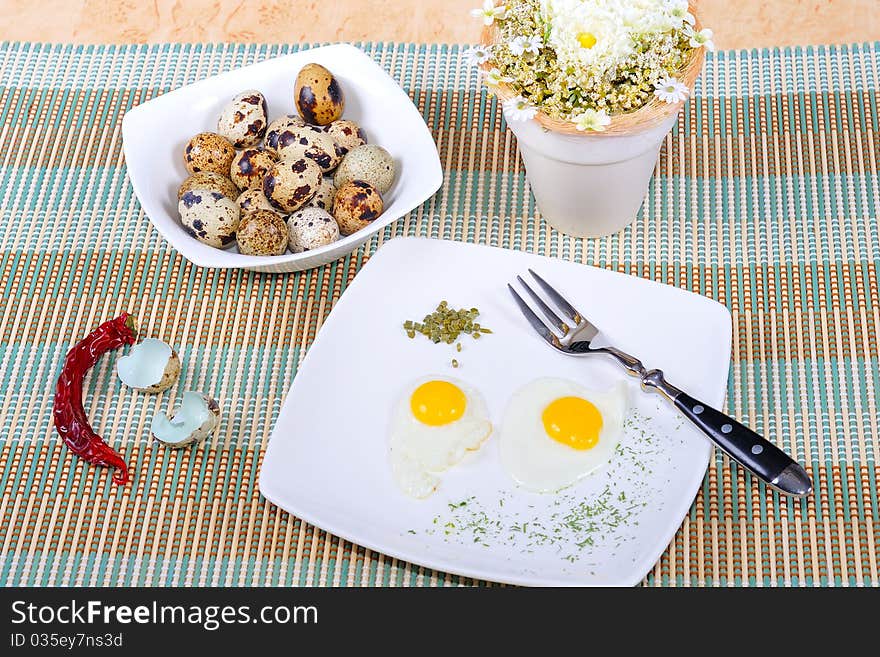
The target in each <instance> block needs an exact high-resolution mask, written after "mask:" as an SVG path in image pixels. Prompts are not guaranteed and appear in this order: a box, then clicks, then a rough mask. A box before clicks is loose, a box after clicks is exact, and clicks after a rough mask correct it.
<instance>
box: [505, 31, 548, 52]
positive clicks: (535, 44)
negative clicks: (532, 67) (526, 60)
mask: <svg viewBox="0 0 880 657" xmlns="http://www.w3.org/2000/svg"><path fill="white" fill-rule="evenodd" d="M507 47H508V48H510V52H511V54H512V55H515V56H516V57H520V56H522V55H524V54H528V55H537V54H538V53H540V52H541V48H543V47H544V40H543V39H541V37H539V36H537V35H536V36H531V37H527V36H518V37H516V38H515V39H513V41H511V42H510V43H509V44H507Z"/></svg>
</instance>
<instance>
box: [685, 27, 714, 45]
mask: <svg viewBox="0 0 880 657" xmlns="http://www.w3.org/2000/svg"><path fill="white" fill-rule="evenodd" d="M688 36H690V38H691V40H690V41H689V42H688V43H690V46H691V48H700V47H702V48H705V49H706V50H715V42H714V41H712V30H710V29H709V28H708V27H704V28H703V29H702V30H700V31H699V32H695V31H694V30H693V29H691V30H690V31H689V32H688Z"/></svg>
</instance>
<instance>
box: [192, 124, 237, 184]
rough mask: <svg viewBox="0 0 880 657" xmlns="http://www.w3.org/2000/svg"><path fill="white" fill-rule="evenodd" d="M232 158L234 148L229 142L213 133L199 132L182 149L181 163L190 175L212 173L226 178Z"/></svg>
mask: <svg viewBox="0 0 880 657" xmlns="http://www.w3.org/2000/svg"><path fill="white" fill-rule="evenodd" d="M234 157H235V148H234V147H233V145H232V144H231V143H229V140H228V139H226V138H225V137H221V136H220V135H218V134H216V133H213V132H200V133H199V134H197V135H196V136H195V137H193V138H192V139H190V140H189V141H188V142H187V144H186V147H185V148H184V149H183V163H184V164H185V165H186V170H187V171H189V172H190V173H198V172H199V171H213V172H214V173H219V174H220V175H221V176H228V175H229V165H231V164H232V158H234Z"/></svg>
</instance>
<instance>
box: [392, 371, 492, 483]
mask: <svg viewBox="0 0 880 657" xmlns="http://www.w3.org/2000/svg"><path fill="white" fill-rule="evenodd" d="M427 381H448V382H449V383H452V384H454V385H456V386H458V388H459V389H460V390H461V391H462V392H463V393H464V396H465V399H466V400H467V401H466V406H465V410H464V413H463V414H462V416H461V417H460V418H458V419H457V420H455V421H453V422H450V423H449V424H443V425H439V426H431V425H427V424H424V423H423V422H421V421H419V420H418V419H416V418H415V416H413V414H412V410H411V408H410V398H411V396H412V394H413V391H415V390H416V389H417V388H418V387H419V386H420V385H422V384H423V383H425V382H427ZM491 433H492V423H491V422H490V421H489V413H488V409H487V407H486V402H485V401H484V400H483V397H482V396H481V395H480V393H479V392H477V391H476V390H474V389H473V388H471V387H470V386H468V385H466V384H464V383H462V382H461V381H458V380H456V379H452V378H449V377H439V376H435V377H428V378H425V379H422V380H419V381H417V382H415V383H414V384H412V385H411V386H410V387H409V388H408V389H407V391H406V394H405V395H403V396H402V397H401V399H400V400H399V401H398V403H397V405H396V407H395V409H394V412H393V414H392V418H391V429H390V434H391V439H390V460H391V472H392V475H393V476H394V480H395V482H396V483H397V485H398V487H399V488H400V489H401V490H402V491H403V492H404V493H406V494H407V495H409V496H410V497H415V498H425V497H428V496H429V495H430V494H431V493H433V492H434V491H435V490H437V487H438V486H439V485H440V477H439V476H438V475H439V474H440V473H442V472H444V471H445V470H448V469H449V468H451V467H452V466H454V465H455V464H456V463H458V462H459V461H461V459H462V458H464V456H465V455H466V454H467V453H468V452H469V451H473V450H477V449H479V448H480V446H481V445H482V444H483V443H484V442H485V441H486V439H487V438H488V437H489V435H490V434H491Z"/></svg>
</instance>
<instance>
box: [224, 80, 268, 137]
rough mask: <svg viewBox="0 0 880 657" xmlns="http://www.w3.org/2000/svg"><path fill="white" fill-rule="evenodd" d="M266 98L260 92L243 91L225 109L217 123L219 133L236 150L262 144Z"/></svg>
mask: <svg viewBox="0 0 880 657" xmlns="http://www.w3.org/2000/svg"><path fill="white" fill-rule="evenodd" d="M267 115H268V112H267V109H266V97H265V96H263V94H261V93H260V92H259V91H256V90H255V89H250V90H248V91H242V92H241V93H240V94H238V95H237V96H235V97H233V99H232V100H230V101H229V103H228V104H227V105H226V107H224V108H223V111H222V112H220V119H219V120H218V121H217V132H219V133H220V134H221V135H223V136H224V137H226V138H227V139H228V140H229V141H230V142H231V143H232V145H233V146H235V147H236V148H248V147H250V146H256V145H257V144H259V143H260V140H261V139H262V138H263V135H265V134H266V125H267V124H268V123H269V120H268V118H267Z"/></svg>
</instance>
